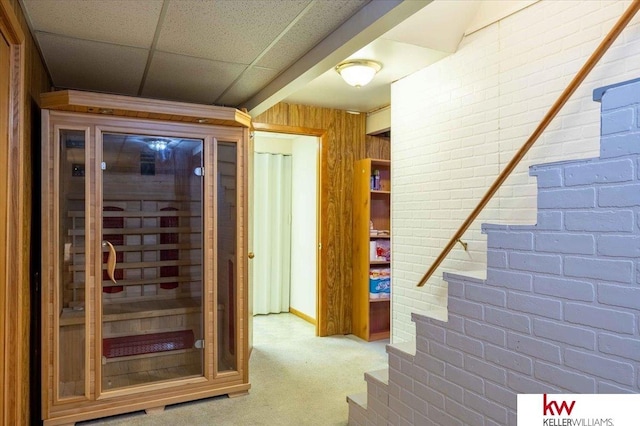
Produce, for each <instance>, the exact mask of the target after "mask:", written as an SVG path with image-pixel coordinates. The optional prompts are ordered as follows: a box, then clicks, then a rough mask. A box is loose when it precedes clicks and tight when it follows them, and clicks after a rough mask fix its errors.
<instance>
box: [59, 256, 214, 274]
mask: <svg viewBox="0 0 640 426" xmlns="http://www.w3.org/2000/svg"><path fill="white" fill-rule="evenodd" d="M202 263H203V262H202V260H200V259H196V260H158V261H155V262H118V263H117V264H116V269H143V268H161V267H163V266H201V265H202ZM106 268H107V264H106V263H103V264H102V269H106ZM84 270H85V269H84V263H83V264H80V265H70V266H69V271H70V272H78V271H84Z"/></svg>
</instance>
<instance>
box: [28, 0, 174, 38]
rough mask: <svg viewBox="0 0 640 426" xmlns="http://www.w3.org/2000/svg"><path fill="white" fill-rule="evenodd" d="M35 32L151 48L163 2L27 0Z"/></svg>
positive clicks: (156, 0) (136, 0)
mask: <svg viewBox="0 0 640 426" xmlns="http://www.w3.org/2000/svg"><path fill="white" fill-rule="evenodd" d="M23 2H24V6H25V9H26V12H27V13H28V15H29V18H30V20H31V24H32V26H33V30H34V31H43V32H48V33H54V34H59V35H65V36H69V37H75V38H82V39H87V40H94V41H103V42H107V43H115V44H122V45H125V46H134V47H144V48H150V47H151V42H152V41H153V36H154V34H155V30H156V26H157V24H158V18H159V17H160V11H161V10H162V0H109V1H104V0H82V1H78V0H56V1H43V0H23Z"/></svg>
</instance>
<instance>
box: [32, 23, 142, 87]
mask: <svg viewBox="0 0 640 426" xmlns="http://www.w3.org/2000/svg"><path fill="white" fill-rule="evenodd" d="M36 39H37V40H38V43H39V44H40V46H41V49H42V52H43V56H44V60H45V63H46V65H47V69H48V70H49V72H50V73H51V78H52V79H53V82H54V84H55V85H56V86H58V87H64V88H68V89H78V90H92V91H97V92H108V93H120V94H125V95H137V92H138V88H139V86H140V80H141V79H142V75H143V73H144V68H145V64H146V61H147V56H148V50H146V49H140V48H137V47H127V46H118V45H115V44H108V43H99V42H95V41H88V40H80V39H76V38H69V37H62V36H58V35H54V34H48V33H41V32H37V33H36Z"/></svg>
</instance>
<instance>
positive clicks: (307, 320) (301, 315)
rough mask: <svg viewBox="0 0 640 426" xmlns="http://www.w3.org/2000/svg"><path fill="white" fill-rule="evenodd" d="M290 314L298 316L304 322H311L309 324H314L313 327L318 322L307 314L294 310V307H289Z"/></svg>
mask: <svg viewBox="0 0 640 426" xmlns="http://www.w3.org/2000/svg"><path fill="white" fill-rule="evenodd" d="M289 313H290V314H293V315H295V316H297V317H298V318H302V319H303V320H305V321H306V322H309V323H311V324H313V325H316V320H315V319H313V318H311V317H310V316H309V315H307V314H304V313H302V312H300V311H298V310H297V309H294V308H292V307H289Z"/></svg>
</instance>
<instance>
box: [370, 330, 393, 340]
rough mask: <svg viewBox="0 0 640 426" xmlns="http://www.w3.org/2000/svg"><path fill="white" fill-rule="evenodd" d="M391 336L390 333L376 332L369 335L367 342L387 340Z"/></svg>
mask: <svg viewBox="0 0 640 426" xmlns="http://www.w3.org/2000/svg"><path fill="white" fill-rule="evenodd" d="M389 336H391V332H390V331H388V330H387V331H378V332H371V333H369V341H372V340H382V339H388V338H389Z"/></svg>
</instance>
